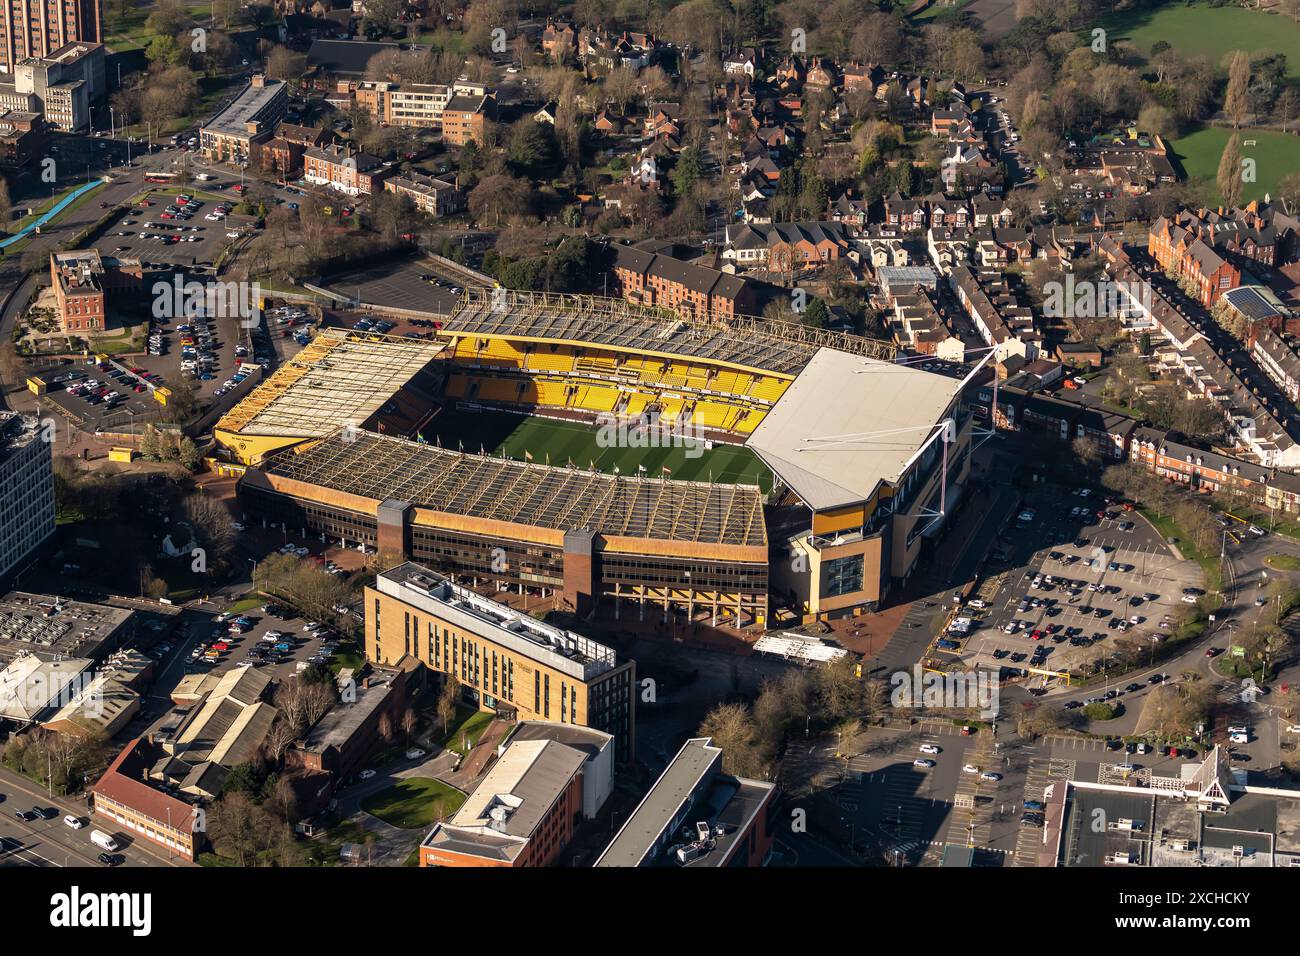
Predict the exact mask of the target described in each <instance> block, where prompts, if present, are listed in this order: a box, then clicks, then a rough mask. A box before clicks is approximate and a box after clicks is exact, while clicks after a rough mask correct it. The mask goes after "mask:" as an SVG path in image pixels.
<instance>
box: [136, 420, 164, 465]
mask: <svg viewBox="0 0 1300 956" xmlns="http://www.w3.org/2000/svg"><path fill="white" fill-rule="evenodd" d="M160 455H161V444H160V442H159V438H158V430H157V429H156V428H154V427H153V426H152V425H145V426H144V434H143V435H141V436H140V457H142V458H144V459H145V460H146V461H159V460H160Z"/></svg>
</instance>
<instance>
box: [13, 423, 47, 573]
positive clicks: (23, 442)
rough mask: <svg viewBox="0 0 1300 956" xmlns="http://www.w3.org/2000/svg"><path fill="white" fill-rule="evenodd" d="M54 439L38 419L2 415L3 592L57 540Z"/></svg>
mask: <svg viewBox="0 0 1300 956" xmlns="http://www.w3.org/2000/svg"><path fill="white" fill-rule="evenodd" d="M50 437H51V436H50V435H49V434H47V433H46V431H45V429H44V428H43V426H42V425H41V423H40V420H39V419H37V418H36V417H34V416H28V415H19V414H17V413H15V412H0V587H5V586H6V585H7V584H8V583H10V582H12V580H13V579H14V576H15V574H16V572H18V571H20V570H22V569H23V568H25V567H26V566H27V565H28V564H29V563H30V562H31V561H32V560H33V559H34V557H35V555H36V553H37V551H38V549H39V548H40V547H41V545H43V544H44V543H45V542H46V541H48V540H49V539H50V537H51V536H52V535H53V534H54V458H53V442H52V441H50V440H49V438H50Z"/></svg>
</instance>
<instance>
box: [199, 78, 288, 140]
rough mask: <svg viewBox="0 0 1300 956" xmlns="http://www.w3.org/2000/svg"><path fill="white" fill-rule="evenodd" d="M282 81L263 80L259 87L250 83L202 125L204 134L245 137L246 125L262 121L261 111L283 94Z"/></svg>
mask: <svg viewBox="0 0 1300 956" xmlns="http://www.w3.org/2000/svg"><path fill="white" fill-rule="evenodd" d="M285 90H286V87H285V84H284V80H273V79H270V78H269V77H268V78H264V79H263V80H262V81H261V83H260V85H259V84H258V83H255V82H250V83H249V84H248V85H247V86H245V87H244V88H243V89H242V90H241V91H240V92H239V95H238V96H236V97H235V98H234V99H233V100H231V101H230V103H229V105H227V106H226V108H225V109H223V110H221V111H220V112H219V113H217V115H216V116H214V117H212V119H210V120H208V122H207V123H205V124H204V125H203V131H204V132H211V133H217V134H218V135H221V136H246V135H248V124H249V123H250V122H253V121H255V120H260V119H262V113H263V111H264V110H265V109H266V108H267V107H268V106H270V105H271V103H272V102H274V101H275V99H276V98H277V97H278V96H282V95H283V94H284V93H285Z"/></svg>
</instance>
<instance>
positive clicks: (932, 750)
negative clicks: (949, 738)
mask: <svg viewBox="0 0 1300 956" xmlns="http://www.w3.org/2000/svg"><path fill="white" fill-rule="evenodd" d="M920 751H921V753H923V754H937V753H938V752H939V748H938V747H936V746H935V745H934V744H921V746H920Z"/></svg>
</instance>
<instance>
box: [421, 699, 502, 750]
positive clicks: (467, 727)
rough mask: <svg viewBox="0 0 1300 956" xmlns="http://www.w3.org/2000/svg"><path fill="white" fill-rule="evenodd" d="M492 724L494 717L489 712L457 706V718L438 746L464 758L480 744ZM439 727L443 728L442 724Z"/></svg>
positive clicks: (453, 720)
mask: <svg viewBox="0 0 1300 956" xmlns="http://www.w3.org/2000/svg"><path fill="white" fill-rule="evenodd" d="M435 721H436V718H435ZM490 723H492V715H491V714H490V713H489V712H488V711H485V710H473V709H471V708H469V707H465V706H463V705H461V704H457V705H456V716H455V717H454V718H453V719H452V722H451V726H450V728H449V729H448V731H447V733H446V734H444V735H443V736H442V738H441V739H440V740H439V741H438V745H439V746H440V747H442V748H443V749H445V750H453V751H455V752H456V753H458V754H461V755H462V756H464V755H465V754H467V753H469V752H470V750H472V749H473V748H474V745H475V744H476V743H478V739H479V738H480V737H482V736H483V731H485V730H487V726H488V724H490ZM438 726H439V727H441V724H439V725H438Z"/></svg>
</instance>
